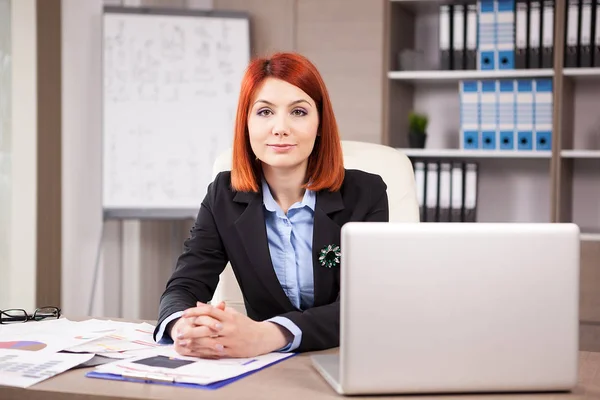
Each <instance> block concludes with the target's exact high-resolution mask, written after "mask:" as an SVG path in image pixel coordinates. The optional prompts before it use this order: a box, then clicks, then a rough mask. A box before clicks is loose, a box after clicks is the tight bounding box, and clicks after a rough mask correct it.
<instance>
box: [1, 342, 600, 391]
mask: <svg viewBox="0 0 600 400" xmlns="http://www.w3.org/2000/svg"><path fill="white" fill-rule="evenodd" d="M308 356H309V354H301V355H297V356H295V357H292V358H291V359H288V360H285V361H283V362H281V363H279V364H276V365H274V366H271V367H269V368H267V369H264V370H262V371H258V372H257V373H255V374H253V375H251V376H248V377H246V378H244V379H241V380H239V381H237V382H234V383H232V384H230V385H228V386H225V387H223V388H221V389H218V390H204V389H187V388H176V387H169V386H162V385H154V384H143V383H133V382H118V381H108V380H104V379H92V378H86V377H85V376H84V375H85V373H86V372H87V371H89V370H90V369H89V368H86V369H76V370H72V371H69V372H66V373H64V374H61V375H58V376H55V377H53V378H51V379H48V380H47V381H44V382H41V383H39V384H37V385H34V386H32V387H30V388H28V389H18V388H7V387H0V399H2V400H5V399H6V400H8V399H19V400H37V399H44V400H56V399H67V400H74V399H85V400H95V399H98V400H100V399H102V400H110V399H177V400H186V399H194V400H197V399H199V398H202V399H233V398H235V399H243V398H245V399H278V400H280V399H284V400H294V399H302V400H308V399H311V400H312V399H336V398H337V399H339V398H342V397H340V396H338V395H337V394H336V393H335V392H334V391H333V389H331V387H330V386H329V385H328V384H327V383H326V382H325V381H324V380H323V379H322V378H321V376H320V375H319V374H318V372H317V371H316V370H314V369H313V367H312V365H311V363H310V359H309V357H308ZM579 366H580V371H579V385H578V387H577V388H576V389H575V390H574V391H573V392H572V393H549V394H517V395H505V394H498V395H472V396H468V400H479V399H490V400H491V399H494V400H495V399H510V400H513V399H514V400H517V399H535V400H540V399H544V400H546V399H552V400H558V399H569V400H571V399H600V353H589V352H582V353H580V359H579ZM411 397H412V396H402V397H391V396H390V397H387V396H386V397H385V398H386V399H392V398H402V399H405V400H406V399H410V398H411ZM380 398H381V397H380ZM413 398H418V399H419V400H428V399H434V398H435V399H437V400H441V399H459V398H460V399H465V398H467V397H465V396H464V395H460V396H459V395H455V396H443V397H441V396H416V397H413Z"/></svg>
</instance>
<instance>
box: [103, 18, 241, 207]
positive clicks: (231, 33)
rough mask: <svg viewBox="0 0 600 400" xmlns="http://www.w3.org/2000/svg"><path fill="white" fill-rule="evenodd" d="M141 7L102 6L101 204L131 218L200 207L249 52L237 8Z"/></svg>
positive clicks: (226, 143)
mask: <svg viewBox="0 0 600 400" xmlns="http://www.w3.org/2000/svg"><path fill="white" fill-rule="evenodd" d="M133 10H135V11H133ZM144 10H145V12H140V9H124V8H115V7H107V8H106V9H105V14H104V21H103V29H104V32H103V66H104V67H103V80H104V81H103V84H104V89H103V157H102V158H103V206H104V209H105V215H109V216H110V215H111V210H112V211H114V213H113V214H114V215H120V216H123V217H132V218H135V217H136V215H137V216H139V217H146V216H152V213H153V212H157V213H159V214H160V215H161V216H163V217H164V216H168V215H170V213H172V214H173V215H174V216H177V215H180V214H181V210H192V211H194V210H195V212H197V210H198V208H199V206H200V203H201V201H202V199H203V198H204V195H205V193H206V189H207V186H208V184H209V183H210V181H211V180H212V166H213V163H214V160H215V159H216V157H217V156H218V154H219V153H220V152H222V151H224V150H226V149H228V148H229V147H231V144H232V139H233V127H234V121H235V113H236V108H237V102H238V96H239V90H240V84H241V80H242V76H243V74H244V71H245V69H246V67H247V65H248V63H249V60H250V39H249V21H248V18H247V16H245V15H243V14H239V13H224V12H218V13H216V12H201V11H190V10H180V11H178V12H172V13H169V15H165V14H159V13H161V12H162V13H164V12H165V11H164V10H147V9H144ZM178 13H179V14H178ZM119 210H120V212H119ZM123 212H124V213H125V214H123ZM192 216H193V215H192Z"/></svg>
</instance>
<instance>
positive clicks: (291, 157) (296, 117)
mask: <svg viewBox="0 0 600 400" xmlns="http://www.w3.org/2000/svg"><path fill="white" fill-rule="evenodd" d="M318 129H319V112H318V110H317V106H316V104H315V102H314V101H313V99H312V98H310V96H308V95H307V94H306V93H305V92H304V91H302V90H301V89H300V88H298V87H296V86H294V85H291V84H289V83H287V82H285V81H282V80H280V79H275V78H267V79H265V81H264V82H263V84H262V86H261V87H260V88H259V89H258V91H257V92H256V96H255V98H254V99H253V101H252V103H251V105H250V113H249V115H248V132H249V135H250V145H251V147H252V151H253V152H254V154H255V155H256V157H258V159H259V160H261V161H262V162H263V163H264V164H267V165H268V166H270V167H273V168H281V169H295V168H298V167H301V166H303V167H304V168H306V166H307V164H308V157H309V156H310V154H311V152H312V150H313V147H314V144H315V139H316V138H317V132H318Z"/></svg>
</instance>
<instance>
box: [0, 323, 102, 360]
mask: <svg viewBox="0 0 600 400" xmlns="http://www.w3.org/2000/svg"><path fill="white" fill-rule="evenodd" d="M74 324H77V323H76V322H72V321H69V320H67V319H58V320H50V321H39V322H35V321H30V322H24V323H17V324H3V325H0V349H9V350H24V351H30V352H35V353H36V354H52V353H57V352H59V351H61V350H65V349H67V348H69V347H73V346H78V345H80V344H82V343H86V342H88V341H90V340H93V339H94V338H96V337H99V336H101V335H104V333H97V334H96V335H95V336H93V335H91V334H90V335H86V336H81V335H80V334H79V333H78V331H77V330H76V328H75V326H76V325H74Z"/></svg>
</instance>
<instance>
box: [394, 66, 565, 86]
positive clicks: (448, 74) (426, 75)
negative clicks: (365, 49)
mask: <svg viewBox="0 0 600 400" xmlns="http://www.w3.org/2000/svg"><path fill="white" fill-rule="evenodd" d="M552 76H554V71H553V70H551V69H513V70H494V71H481V70H461V71H389V72H388V78H389V79H394V80H401V81H406V82H414V83H420V82H422V83H436V82H441V83H443V82H458V81H460V80H465V79H515V78H542V77H552Z"/></svg>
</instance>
